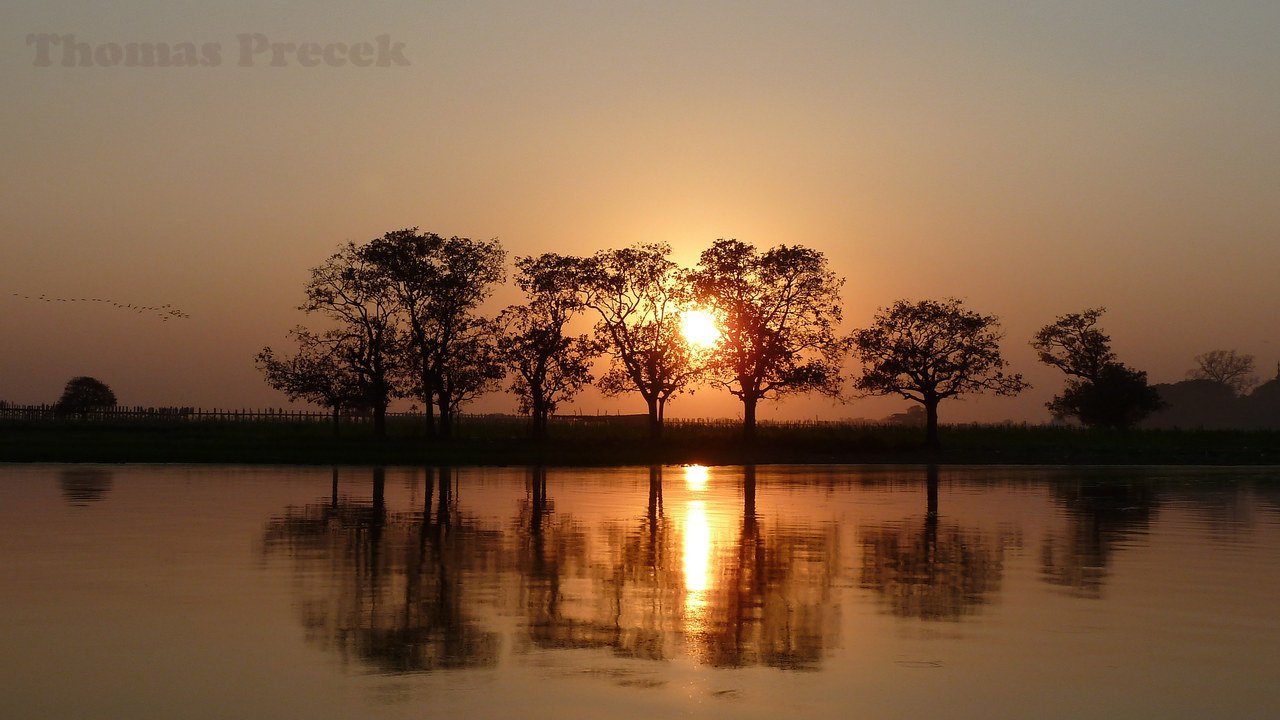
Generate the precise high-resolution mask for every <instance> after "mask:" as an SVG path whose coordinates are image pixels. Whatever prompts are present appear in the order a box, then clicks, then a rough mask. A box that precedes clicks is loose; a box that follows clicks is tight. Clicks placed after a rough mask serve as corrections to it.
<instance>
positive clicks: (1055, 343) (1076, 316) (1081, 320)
mask: <svg viewBox="0 0 1280 720" xmlns="http://www.w3.org/2000/svg"><path fill="white" fill-rule="evenodd" d="M1104 312H1106V308H1100V307H1099V308H1091V309H1089V310H1086V311H1084V312H1083V313H1069V314H1067V315H1062V316H1060V317H1058V318H1057V320H1055V321H1054V322H1052V323H1050V324H1049V325H1046V326H1044V327H1043V328H1041V329H1040V331H1039V332H1037V333H1036V335H1035V337H1034V338H1033V339H1032V341H1031V347H1033V348H1035V350H1036V354H1037V355H1038V356H1039V358H1040V361H1041V362H1043V363H1045V364H1046V365H1051V366H1053V367H1056V368H1058V369H1059V370H1061V371H1063V372H1064V373H1066V374H1067V375H1068V376H1069V377H1068V380H1067V386H1066V388H1065V389H1064V390H1063V391H1062V393H1061V394H1059V395H1057V396H1056V397H1054V398H1053V399H1052V400H1050V401H1049V402H1048V403H1046V407H1048V408H1049V411H1050V412H1052V413H1053V415H1054V417H1056V418H1059V419H1062V418H1068V417H1074V418H1076V419H1078V420H1079V421H1080V422H1082V423H1084V424H1085V425H1087V426H1089V427H1112V428H1126V427H1131V426H1133V425H1135V424H1137V423H1138V422H1140V421H1141V420H1142V419H1143V418H1145V417H1146V416H1147V415H1150V414H1151V413H1152V412H1155V411H1156V410H1158V409H1160V408H1161V407H1162V406H1163V404H1162V403H1161V401H1160V395H1159V393H1157V392H1156V391H1155V389H1154V388H1152V387H1151V386H1150V385H1148V384H1147V374H1146V373H1145V372H1142V371H1139V370H1134V369H1133V368H1130V367H1128V366H1127V365H1124V364H1123V363H1120V362H1119V361H1117V360H1116V356H1115V353H1114V352H1112V351H1111V337H1110V336H1109V335H1107V334H1106V333H1104V332H1102V330H1100V329H1099V328H1098V318H1099V317H1101V316H1102V314H1103V313H1104Z"/></svg>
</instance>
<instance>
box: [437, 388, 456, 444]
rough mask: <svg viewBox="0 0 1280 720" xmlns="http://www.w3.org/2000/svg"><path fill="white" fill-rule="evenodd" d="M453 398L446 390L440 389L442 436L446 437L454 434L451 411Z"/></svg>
mask: <svg viewBox="0 0 1280 720" xmlns="http://www.w3.org/2000/svg"><path fill="white" fill-rule="evenodd" d="M451 399H452V398H450V397H449V395H448V394H447V393H445V391H444V390H441V391H440V402H439V408H440V437H442V438H446V439H447V438H450V437H452V436H453V414H452V413H451V412H449V406H450V405H451V404H452V403H451V402H450V400H451Z"/></svg>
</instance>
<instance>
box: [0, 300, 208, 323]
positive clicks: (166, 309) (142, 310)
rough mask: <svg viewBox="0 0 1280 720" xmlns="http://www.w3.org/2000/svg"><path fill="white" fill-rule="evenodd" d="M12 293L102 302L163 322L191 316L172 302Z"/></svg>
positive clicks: (84, 301)
mask: <svg viewBox="0 0 1280 720" xmlns="http://www.w3.org/2000/svg"><path fill="white" fill-rule="evenodd" d="M12 295H13V296H14V297H16V298H22V299H23V300H43V301H45V302H54V301H55V300H56V301H57V302H73V303H74V302H82V303H101V304H103V305H110V306H112V307H118V308H121V309H124V310H132V311H133V312H134V313H136V314H138V315H146V314H154V315H155V316H156V317H158V318H160V320H161V321H163V322H168V321H169V320H172V319H174V318H189V317H191V316H190V315H188V314H187V313H185V312H182V311H181V310H178V309H176V308H174V307H173V305H171V304H170V303H165V304H163V305H134V304H133V303H123V302H117V301H115V300H110V299H107V298H53V297H49V296H48V295H46V294H44V293H41V294H40V295H39V297H32V296H31V295H23V294H22V293H12Z"/></svg>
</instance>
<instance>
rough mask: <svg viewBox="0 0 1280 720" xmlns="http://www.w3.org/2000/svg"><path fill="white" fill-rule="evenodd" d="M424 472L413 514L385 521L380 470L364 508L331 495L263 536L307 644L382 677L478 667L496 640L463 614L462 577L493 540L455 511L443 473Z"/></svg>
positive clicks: (289, 514) (493, 546) (488, 660)
mask: <svg viewBox="0 0 1280 720" xmlns="http://www.w3.org/2000/svg"><path fill="white" fill-rule="evenodd" d="M438 472H439V479H440V482H439V500H438V507H437V508H435V509H434V512H433V508H432V502H433V500H432V496H433V494H435V473H434V472H433V471H432V470H430V469H428V470H427V472H426V480H425V490H426V492H425V500H424V502H423V508H422V511H421V513H403V514H394V515H389V514H388V512H387V508H386V503H385V499H384V498H385V471H384V470H383V469H382V468H375V469H373V471H372V482H373V493H372V499H371V500H370V501H367V502H366V501H359V500H353V499H351V498H346V497H342V496H340V495H339V494H338V482H337V470H334V481H333V492H332V496H331V497H330V498H329V499H328V501H327V502H320V503H315V504H312V505H307V506H305V507H302V508H289V509H288V510H286V511H285V513H284V514H282V515H281V516H279V517H277V518H274V519H273V520H272V521H271V522H270V523H269V525H268V527H267V530H266V533H265V548H266V552H267V553H273V552H284V553H287V554H288V555H289V556H290V557H291V558H292V559H293V562H294V564H295V567H296V570H297V573H296V576H295V577H296V581H297V588H298V594H299V600H298V603H297V604H298V609H299V612H300V614H301V616H302V623H303V626H304V627H305V628H306V630H307V637H308V639H309V640H310V641H312V642H315V643H317V644H318V645H320V646H322V647H325V648H326V649H330V650H334V651H336V652H338V653H339V654H340V655H341V656H342V657H343V659H344V660H347V661H350V660H353V659H354V660H357V661H359V662H362V663H364V664H366V665H368V666H370V667H372V668H373V669H376V670H378V671H382V672H396V673H402V672H417V671H427V670H436V669H452V668H466V667H482V666H488V665H493V664H495V663H496V662H497V653H498V636H497V634H496V633H494V632H489V631H486V630H483V629H481V628H480V627H479V626H478V625H477V623H476V622H474V621H473V620H472V619H471V618H470V617H469V615H468V613H467V609H466V594H467V590H468V588H467V584H466V582H465V577H466V574H467V573H468V572H470V571H472V570H474V569H475V568H477V567H478V566H481V565H483V564H485V563H486V562H488V561H489V560H490V559H492V558H493V557H494V556H496V555H497V554H498V552H499V550H500V549H501V535H500V534H499V533H495V532H486V531H484V530H482V529H480V528H478V527H477V526H476V525H475V524H474V523H473V522H472V521H471V520H470V519H469V518H467V517H465V516H463V515H461V514H460V513H458V512H457V507H456V503H455V502H454V495H453V484H452V472H451V471H450V470H449V469H448V468H441V469H439V471H438Z"/></svg>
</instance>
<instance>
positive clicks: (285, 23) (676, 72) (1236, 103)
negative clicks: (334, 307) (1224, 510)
mask: <svg viewBox="0 0 1280 720" xmlns="http://www.w3.org/2000/svg"><path fill="white" fill-rule="evenodd" d="M0 27H3V28H4V31H3V33H0V94H2V95H3V97H5V98H6V101H5V102H4V103H3V105H0V138H3V140H0V338H3V340H2V341H0V400H7V401H10V402H20V403H36V402H53V401H54V400H56V399H57V397H58V395H59V394H60V393H61V390H62V387H63V385H64V384H65V383H66V381H67V380H68V379H70V378H71V377H73V376H76V375H91V376H94V377H97V378H99V379H100V380H103V381H104V382H106V383H107V384H108V385H110V386H111V387H112V388H113V389H114V390H115V393H116V395H117V397H118V398H119V400H120V402H121V403H122V404H126V405H144V406H162V405H163V406H175V405H176V406H183V405H186V406H203V407H268V406H282V405H285V404H286V400H285V398H284V397H283V396H282V395H280V394H279V393H277V392H276V391H274V390H272V389H271V388H270V387H268V386H267V385H266V384H265V383H264V382H263V380H262V378H261V376H260V374H259V373H258V372H257V371H256V370H255V368H254V366H253V356H254V354H255V353H256V352H257V351H258V350H260V349H261V348H262V347H263V346H265V345H271V346H273V347H276V348H280V349H284V348H287V343H286V341H285V333H286V332H287V331H288V330H289V328H291V327H293V326H295V325H297V324H299V323H306V322H308V318H307V317H306V316H305V315H304V314H303V313H301V312H300V311H298V310H297V306H298V305H299V304H300V303H301V302H302V300H303V292H302V288H303V284H304V282H305V281H306V278H307V271H308V269H309V268H311V267H313V266H316V265H318V264H320V263H321V262H323V261H324V259H325V258H326V257H327V256H328V255H329V254H331V253H332V252H333V251H334V250H335V249H336V248H337V247H338V246H339V245H340V244H342V243H344V242H346V241H356V242H364V241H367V240H370V239H372V238H374V237H377V236H380V235H381V234H383V233H384V232H387V231H390V230H395V229H400V228H405V227H415V226H416V227H420V228H421V229H423V230H426V231H432V232H436V233H439V234H442V235H446V236H448V235H459V236H466V237H472V238H477V239H489V238H495V237H496V238H498V239H499V240H500V241H501V242H502V243H503V245H504V246H505V247H506V249H507V250H508V252H509V253H510V256H512V257H514V256H519V255H531V254H538V253H542V252H550V251H554V252H561V253H574V254H590V253H592V252H595V251H596V250H599V249H605V248H616V247H623V246H627V245H631V244H633V243H637V242H654V241H661V242H667V243H670V244H671V245H672V246H673V247H674V248H675V256H676V259H677V260H678V261H680V262H681V263H683V264H686V265H691V264H693V263H695V262H696V260H697V256H698V253H699V252H700V251H701V250H702V249H704V248H705V247H707V246H709V245H710V244H711V243H712V242H714V241H715V240H716V239H717V238H722V237H724V238H737V239H739V240H742V241H745V242H749V243H752V244H755V245H757V246H758V247H761V248H766V247H771V246H773V245H777V244H800V245H805V246H808V247H812V248H815V249H817V250H820V251H821V252H823V253H824V254H826V256H827V257H828V258H829V260H830V262H831V266H832V269H833V270H835V271H836V272H837V273H838V274H840V275H841V276H842V277H844V278H845V281H846V284H845V287H844V291H843V297H844V301H845V308H844V316H845V317H844V329H846V330H852V329H854V328H858V327H865V326H866V325H867V323H868V322H869V321H870V319H871V317H872V316H873V314H874V313H875V311H876V310H877V308H880V307H884V306H887V305H889V304H890V303H892V302H893V301H895V300H897V299H900V298H910V299H923V298H941V297H948V296H954V297H958V298H961V299H963V300H964V301H965V303H966V304H967V305H968V306H969V307H971V308H972V309H974V310H977V311H980V312H983V313H987V314H994V315H997V316H999V317H1000V319H1001V321H1002V327H1003V329H1004V331H1005V333H1006V338H1005V341H1004V343H1003V347H1004V351H1005V356H1006V358H1007V359H1008V360H1009V361H1010V363H1011V365H1012V369H1013V370H1014V371H1018V372H1022V373H1023V374H1024V375H1025V376H1026V377H1027V379H1028V380H1029V381H1030V382H1031V383H1032V384H1033V388H1032V389H1031V390H1029V391H1027V392H1025V393H1023V394H1022V395H1021V396H1019V397H1017V398H1012V399H1004V398H983V397H973V398H970V399H967V400H963V401H949V402H947V403H944V405H943V407H942V410H941V414H942V419H943V421H944V422H947V421H953V422H955V421H966V422H968V421H981V422H990V421H1000V420H1018V421H1022V420H1026V421H1031V422H1038V421H1042V420H1045V419H1047V414H1046V411H1045V409H1044V402H1045V401H1046V400H1048V399H1049V398H1050V397H1052V395H1053V394H1054V393H1055V392H1057V391H1058V390H1059V389H1060V388H1061V385H1062V377H1061V375H1060V374H1058V373H1057V371H1054V370H1051V369H1048V368H1045V367H1043V366H1040V365H1038V364H1037V363H1036V361H1035V357H1034V354H1033V352H1032V351H1031V349H1030V347H1029V346H1028V344H1027V342H1028V340H1029V339H1030V337H1031V335H1032V334H1034V332H1035V331H1036V330H1037V329H1038V328H1040V327H1041V326H1043V325H1045V324H1047V323H1049V322H1052V321H1053V319H1054V318H1055V317H1056V316H1058V315H1061V314H1064V313H1069V312H1079V311H1082V310H1084V309H1086V308H1089V307H1095V306H1105V307H1106V308H1107V309H1108V311H1107V314H1106V315H1105V316H1104V318H1103V321H1104V322H1103V325H1104V328H1105V329H1106V330H1107V331H1108V332H1109V333H1110V334H1111V336H1112V339H1113V345H1114V348H1115V350H1116V352H1117V354H1118V355H1119V357H1120V359H1121V360H1122V361H1124V362H1126V363H1128V364H1130V365H1132V366H1134V367H1137V368H1138V369H1141V370H1146V371H1147V372H1148V374H1149V377H1150V379H1151V381H1152V382H1175V381H1178V380H1181V379H1184V378H1185V375H1186V372H1187V371H1188V370H1189V369H1191V367H1193V365H1194V360H1193V358H1194V356H1195V355H1197V354H1199V353H1203V352H1206V351H1208V350H1214V349H1235V350H1238V351H1240V352H1243V353H1249V354H1252V355H1254V356H1255V357H1256V358H1257V361H1258V366H1259V374H1260V375H1261V376H1262V377H1263V378H1264V379H1265V378H1269V377H1272V374H1273V372H1274V368H1275V367H1276V364H1277V362H1278V361H1280V344H1278V343H1277V338H1276V329H1277V327H1280V297H1278V294H1277V291H1276V283H1275V275H1276V271H1277V269H1278V268H1280V242H1278V240H1280V237H1278V235H1280V202H1277V199H1278V198H1280V44H1277V43H1276V42H1274V40H1275V37H1276V34H1277V32H1280V3H1275V2H1273V1H1272V0H1258V1H1251V0H1249V1H1247V0H1223V1H1222V2H1218V3H1204V2H1193V1H1190V0H1108V1H1105V2H1103V1H1096V2H1094V1H1088V0H1077V1H1073V2H1066V1H1062V2H1046V1H1034V0H1031V1H1027V0H1024V1H1021V2H1013V1H1008V2H983V1H975V2H955V1H954V0H938V1H919V2H912V1H904V0H897V1H886V2H856V1H850V2H787V3H783V2H776V3H775V2H757V1H751V0H739V1H737V2H670V3H668V2H655V1H649V2H643V3H638V2H608V3H601V2H509V3H504V2H483V1H480V2H475V1H472V2H423V1H422V0H415V1H405V2H401V1H399V0H387V1H382V2H374V3H362V4H358V5H357V4H353V3H347V2H336V1H334V0H318V1H317V0H310V1H308V2H273V1H270V0H267V1H265V2H252V3H250V2H247V1H245V0H225V1H220V2H191V1H188V2H173V1H172V0H166V1H165V2H161V1H160V0H145V1H144V0H117V1H114V2H113V1H104V0H93V1H92V2H89V1H79V2H57V3H50V2H47V1H44V0H41V1H35V0H9V2H6V3H4V5H3V6H0ZM68 34H70V35H75V42H77V43H86V44H87V46H88V47H87V49H86V52H87V54H88V55H90V56H91V57H89V58H87V59H88V61H89V62H88V63H87V64H82V63H80V60H81V58H79V57H77V56H76V55H75V54H74V53H73V56H72V58H71V60H72V61H73V62H72V64H71V65H70V66H67V65H65V64H64V63H63V60H64V57H63V54H62V53H63V50H62V47H61V45H55V44H52V43H53V41H52V40H50V39H49V38H50V37H53V36H56V37H57V38H58V42H59V43H61V42H62V38H63V36H65V35H68ZM240 36H244V38H241V37H240ZM42 37H43V38H44V39H41V38H42ZM379 37H382V38H383V39H382V40H381V41H380V40H379V39H378V38H379ZM140 42H150V43H163V44H166V45H168V46H170V47H173V48H176V47H177V46H178V45H179V44H180V43H185V42H189V43H194V46H195V47H196V48H197V50H198V52H200V53H203V54H204V55H203V57H204V59H205V60H206V61H207V64H205V65H203V66H197V67H142V66H138V65H137V64H136V63H135V64H133V65H132V66H129V65H128V64H127V63H125V62H124V61H123V60H120V61H119V63H118V64H114V65H113V64H110V63H111V62H112V59H113V53H117V52H119V53H123V52H124V49H125V47H126V46H127V45H128V44H129V43H140ZM259 42H261V43H263V44H265V45H269V44H270V43H279V44H281V45H280V47H281V62H282V65H281V66H273V65H271V57H270V53H269V52H262V53H254V52H252V51H253V50H254V49H255V48H256V47H257V43H259ZM284 43H293V44H294V45H302V44H307V43H315V44H317V47H320V48H324V47H331V48H333V49H332V50H331V53H332V55H333V57H334V58H336V60H346V61H347V62H345V64H343V65H342V66H333V65H331V64H328V63H326V62H319V64H318V65H316V66H313V67H308V66H304V64H303V63H304V62H305V61H310V60H312V59H313V58H312V57H311V56H310V55H307V56H305V57H299V55H298V53H297V52H296V50H295V51H294V52H293V54H288V53H286V52H285V51H284ZM335 43H342V44H343V45H342V46H341V48H343V49H345V50H346V51H348V52H349V51H350V48H352V47H354V46H358V45H359V44H361V43H370V46H369V48H367V49H366V50H368V51H369V52H371V53H372V54H371V55H368V56H365V55H361V54H360V52H357V53H356V56H355V59H356V60H360V61H364V60H366V59H370V58H373V59H374V60H375V62H374V63H373V64H372V65H370V66H368V67H358V66H356V65H354V64H353V63H352V62H351V60H352V56H350V55H349V54H348V55H347V56H343V57H339V53H340V52H342V49H339V48H340V46H337V45H334V44H335ZM379 43H381V44H382V45H383V48H382V57H381V59H382V60H383V63H382V64H381V65H380V64H378V63H377V62H376V59H377V57H376V56H377V55H378V45H379ZM42 45H43V48H44V50H45V51H46V54H47V57H46V58H45V59H46V60H48V62H47V64H42V62H41V60H42V58H41V48H42ZM206 46H208V47H206ZM209 47H211V48H213V50H212V51H210V50H209V49H208V48H209ZM77 52H79V51H77ZM361 52H364V51H363V50H362V51H361ZM317 57H319V56H317ZM336 60H335V62H336ZM311 64H315V63H311ZM42 294H44V295H46V296H48V297H61V298H72V299H74V298H106V299H111V300H115V301H118V302H121V303H125V304H133V305H135V306H153V307H159V306H163V305H165V304H168V305H170V306H171V307H173V308H178V309H180V310H181V311H183V312H185V313H187V314H189V315H190V317H187V318H172V319H170V320H168V321H165V320H162V318H161V314H160V313H158V312H151V311H144V312H133V311H130V310H128V309H127V308H117V307H115V306H112V305H109V304H107V303H92V302H62V303H59V302H41V301H39V300H34V299H28V298H37V297H39V296H40V295H42ZM22 296H26V297H25V298H24V297H22ZM517 300H518V296H517V293H516V292H515V290H514V289H512V288H511V287H504V288H499V289H498V291H497V292H496V293H495V296H494V298H493V301H492V303H491V305H490V306H489V308H488V310H489V311H490V312H497V310H499V309H501V307H503V306H505V305H506V304H508V303H511V302H515V301H517ZM854 369H856V368H855V367H854V366H853V364H852V363H851V366H850V371H851V372H852V371H853V370H854ZM906 407H908V403H906V401H903V400H893V399H854V400H852V401H851V402H849V403H847V404H841V403H835V402H832V401H830V400H827V399H823V398H793V399H789V400H786V401H784V402H780V403H773V404H770V405H768V406H763V407H762V408H761V418H762V419H768V418H778V419H801V418H813V417H822V418H832V419H835V418H844V417H880V416H883V415H885V414H888V413H890V412H896V411H901V410H904V409H906ZM473 409H475V410H480V411H501V410H511V409H514V400H513V399H512V398H511V397H510V396H508V395H505V394H504V395H498V396H494V397H491V398H487V399H485V400H483V401H481V402H480V403H477V404H476V405H475V406H474V407H473ZM565 409H566V410H568V411H570V412H574V411H581V412H587V413H594V412H597V411H609V412H642V411H643V402H642V401H641V400H640V399H639V398H638V397H637V396H635V395H631V396H627V397H623V398H620V399H616V400H608V399H603V398H600V397H599V396H598V394H595V393H588V394H586V395H584V396H583V397H582V398H581V399H580V400H579V401H578V402H576V403H574V404H573V405H572V406H570V407H568V408H565ZM669 414H670V415H672V416H677V417H678V416H689V417H708V416H721V417H733V416H734V415H735V414H740V406H739V405H737V404H736V403H735V402H734V401H733V399H732V398H731V397H730V396H728V395H725V394H723V393H719V392H715V391H712V390H701V391H699V392H698V393H696V394H695V395H693V396H691V397H687V398H679V399H677V400H676V401H674V402H673V404H672V405H671V407H670V410H669Z"/></svg>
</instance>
